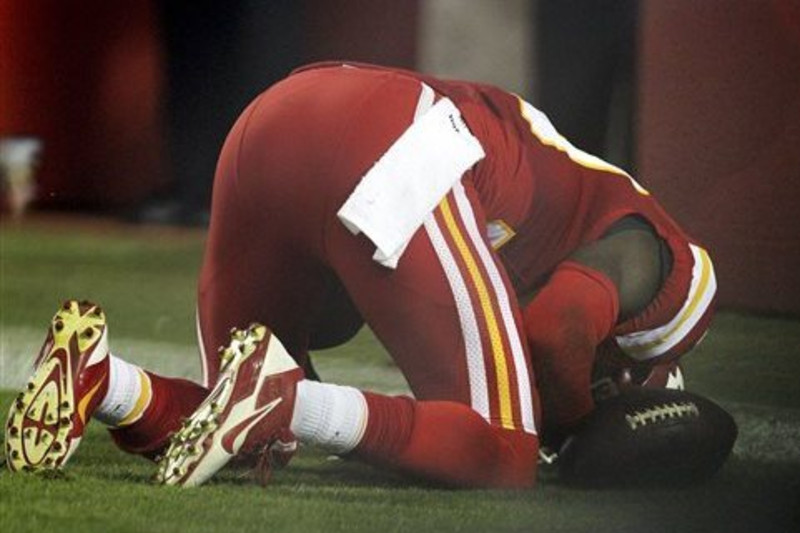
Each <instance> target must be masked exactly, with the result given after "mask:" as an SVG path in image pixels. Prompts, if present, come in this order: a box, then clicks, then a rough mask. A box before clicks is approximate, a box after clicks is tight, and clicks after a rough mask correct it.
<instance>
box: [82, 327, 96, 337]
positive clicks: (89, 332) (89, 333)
mask: <svg viewBox="0 0 800 533" xmlns="http://www.w3.org/2000/svg"><path fill="white" fill-rule="evenodd" d="M93 335H94V330H93V329H92V328H86V329H85V330H83V332H82V333H81V336H82V337H83V338H84V339H91V338H92V336H93Z"/></svg>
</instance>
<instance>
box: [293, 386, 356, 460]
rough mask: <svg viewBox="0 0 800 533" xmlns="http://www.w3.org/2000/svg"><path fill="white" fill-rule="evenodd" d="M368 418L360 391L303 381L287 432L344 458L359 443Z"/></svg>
mask: <svg viewBox="0 0 800 533" xmlns="http://www.w3.org/2000/svg"><path fill="white" fill-rule="evenodd" d="M368 414H369V413H368V409H367V400H366V398H364V395H363V394H362V393H361V391H360V390H358V389H356V388H353V387H347V386H343V385H334V384H332V383H318V382H316V381H309V380H302V381H300V382H299V383H298V384H297V396H296V400H295V408H294V413H293V415H292V422H291V425H290V429H291V430H292V433H294V434H295V436H296V437H297V438H298V439H299V440H300V441H301V442H304V443H306V444H312V445H316V446H320V447H322V448H325V449H326V450H328V451H329V452H331V453H336V454H344V453H347V452H349V451H351V450H353V448H355V447H356V446H357V445H358V443H359V442H361V438H362V437H363V436H364V430H365V429H366V427H367V416H368Z"/></svg>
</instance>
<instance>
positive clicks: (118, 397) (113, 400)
mask: <svg viewBox="0 0 800 533" xmlns="http://www.w3.org/2000/svg"><path fill="white" fill-rule="evenodd" d="M108 359H109V361H108V363H109V365H108V366H109V370H108V372H109V375H108V392H106V395H105V398H103V401H102V402H100V405H99V406H98V407H97V410H96V411H95V412H94V418H96V419H97V420H99V421H100V422H102V423H104V424H107V425H109V426H117V425H119V424H120V422H123V421H126V422H127V423H130V422H133V421H134V420H125V419H126V418H128V417H129V415H131V414H133V413H134V411H137V410H138V411H144V409H143V408H142V405H141V401H142V400H144V401H147V402H149V400H150V398H149V396H150V391H149V390H148V391H145V393H146V394H147V395H148V397H147V398H144V399H143V398H142V392H143V391H142V375H144V376H146V374H144V371H143V370H142V369H141V368H139V367H138V366H136V365H133V364H131V363H128V362H127V361H124V360H122V359H120V358H118V357H115V356H113V355H111V354H109V355H108ZM139 414H141V412H140V413H139Z"/></svg>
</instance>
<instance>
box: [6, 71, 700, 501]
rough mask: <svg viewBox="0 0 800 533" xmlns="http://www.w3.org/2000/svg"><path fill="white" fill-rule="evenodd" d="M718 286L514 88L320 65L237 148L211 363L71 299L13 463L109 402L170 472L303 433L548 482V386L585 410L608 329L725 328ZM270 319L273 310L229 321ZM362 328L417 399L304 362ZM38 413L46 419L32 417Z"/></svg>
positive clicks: (145, 450)
mask: <svg viewBox="0 0 800 533" xmlns="http://www.w3.org/2000/svg"><path fill="white" fill-rule="evenodd" d="M713 292H714V285H713V274H712V272H711V264H710V262H709V260H708V256H707V254H706V253H705V251H704V250H703V249H702V248H701V247H699V246H698V245H696V244H693V243H691V242H690V240H689V239H688V237H686V236H685V235H684V234H683V232H682V231H681V230H680V229H679V228H678V226H677V225H676V224H675V223H674V222H673V221H672V220H671V219H670V218H669V217H668V216H667V215H666V214H665V213H664V212H663V210H662V209H661V208H660V207H659V206H658V205H657V204H656V203H655V201H654V200H653V199H652V197H651V196H650V194H649V193H648V192H647V191H646V190H644V189H643V188H641V187H640V186H639V185H638V184H637V183H636V182H635V181H634V180H633V179H632V178H631V177H630V176H628V175H627V174H626V173H625V172H623V171H622V170H620V169H618V168H616V167H613V166H612V165H609V164H608V163H605V162H604V161H602V160H600V159H598V158H596V157H594V156H591V155H589V154H586V153H585V152H582V151H580V150H578V149H576V148H575V147H573V146H572V145H571V144H569V143H568V142H567V141H566V140H565V139H564V138H563V137H561V136H560V135H559V134H558V133H557V132H556V130H555V129H554V128H553V126H552V125H551V124H550V123H549V121H548V120H547V118H546V117H545V116H544V115H543V114H542V113H541V112H539V111H538V110H536V109H535V108H533V107H532V106H530V104H528V103H526V102H525V101H523V100H522V99H520V98H519V97H517V96H515V95H512V94H509V93H506V92H504V91H501V90H499V89H496V88H494V87H490V86H486V85H479V84H471V83H467V82H457V81H446V80H439V79H434V78H431V77H427V76H423V75H420V74H417V73H413V72H408V71H400V70H395V69H387V68H381V67H375V66H370V65H342V64H320V65H313V66H310V67H306V68H304V69H301V70H300V71H297V72H295V73H293V74H292V75H290V76H289V77H288V78H286V79H285V80H283V81H282V82H280V83H278V84H276V85H275V86H273V87H271V88H270V89H269V90H267V91H266V92H264V93H263V94H261V95H260V96H259V97H258V98H257V99H256V100H255V101H254V102H253V103H252V104H251V105H250V106H249V107H248V108H247V109H246V110H245V111H244V112H243V114H242V115H241V116H240V118H239V119H238V121H237V122H236V124H235V125H234V126H233V128H232V130H231V132H230V134H229V136H228V138H227V140H226V142H225V145H224V146H223V149H222V152H221V155H220V159H219V164H218V167H217V173H216V176H215V183H214V197H213V205H212V218H211V226H210V234H209V239H208V244H207V249H206V252H205V258H204V262H203V266H202V271H201V276H200V282H199V291H198V313H197V319H198V320H197V322H198V334H199V344H200V348H201V360H202V364H203V376H204V379H203V383H202V384H195V383H191V382H188V381H185V380H177V379H170V378H164V377H160V376H157V375H154V374H152V373H148V372H145V371H143V370H141V369H139V368H137V367H135V366H133V365H130V364H128V363H126V362H125V361H123V360H122V359H119V358H117V357H114V356H111V355H109V354H108V347H107V340H106V329H105V319H104V316H103V314H102V312H100V311H99V309H98V308H97V307H96V306H94V305H92V304H89V303H79V302H68V303H67V304H66V306H65V308H64V309H63V310H61V311H59V313H58V314H57V315H56V317H55V319H54V322H53V324H52V326H51V331H50V335H49V337H48V341H46V343H45V346H44V347H43V350H42V353H41V355H40V358H39V363H38V366H37V371H36V372H35V374H34V376H33V379H32V380H31V382H30V384H29V386H28V389H26V391H23V393H21V395H20V398H19V399H18V402H17V404H16V405H15V406H14V407H12V414H11V417H10V420H9V425H8V429H7V435H8V440H7V442H8V443H9V449H10V450H11V454H10V458H11V460H10V461H9V465H10V466H11V468H12V469H23V468H27V469H34V470H37V469H47V468H56V467H59V466H61V465H63V463H64V462H65V461H66V459H67V458H68V457H69V454H70V453H71V452H72V451H74V449H75V446H76V445H77V443H78V441H79V439H80V436H81V434H82V432H83V428H84V425H85V424H86V423H87V422H88V419H89V418H90V417H91V416H94V417H96V418H98V419H100V420H103V421H104V422H106V423H107V424H109V425H111V426H112V428H113V429H112V430H111V433H112V435H113V437H114V439H115V441H116V442H117V443H118V444H119V445H120V447H121V448H123V449H125V450H128V451H131V452H134V453H140V454H144V455H148V456H151V457H156V456H159V457H161V462H160V465H159V474H158V478H159V479H160V480H161V482H163V483H167V484H180V485H196V484H199V483H202V482H204V481H205V480H207V479H209V478H210V477H211V476H213V475H214V474H215V473H216V472H217V471H218V470H219V469H220V468H222V467H223V466H224V465H225V464H226V463H227V462H228V461H230V460H231V459H232V458H233V457H235V456H237V455H247V456H261V457H265V458H267V460H271V461H273V462H277V463H283V462H286V461H287V460H288V458H289V457H290V456H291V453H292V452H293V450H294V447H295V445H296V442H295V439H296V440H299V441H301V442H305V443H308V444H312V445H317V446H322V447H324V448H326V449H327V450H329V451H331V452H332V453H336V454H340V455H345V456H348V457H352V458H356V459H361V460H364V461H368V462H370V463H373V464H377V465H382V466H385V467H387V468H391V469H394V470H397V471H400V472H403V473H406V474H408V475H410V476H413V477H416V478H420V479H424V480H429V481H433V482H438V483H445V484H448V485H454V486H467V487H508V488H522V487H529V486H531V485H533V484H534V482H535V479H536V471H537V460H538V449H539V431H540V430H541V421H542V419H541V417H542V413H541V412H540V405H539V392H538V388H537V385H538V386H539V387H541V389H542V391H543V399H544V409H545V410H546V412H545V413H544V416H545V417H546V418H545V420H547V421H548V423H549V424H550V425H551V426H552V427H553V428H556V429H553V432H554V433H555V432H557V431H560V430H561V429H563V428H565V429H566V430H569V428H570V427H572V426H573V425H574V424H575V423H576V422H577V421H579V420H580V419H581V418H582V417H584V416H586V414H587V413H588V412H590V411H591V409H592V398H591V393H590V384H591V370H592V367H593V366H594V360H595V358H596V354H597V351H598V348H599V347H603V346H605V345H606V344H613V345H614V346H615V347H621V348H622V349H624V350H625V352H626V353H627V354H628V355H626V357H628V358H632V359H628V360H625V361H623V362H624V363H625V364H626V365H627V364H628V363H630V362H640V363H642V364H647V365H652V364H654V363H660V362H662V361H664V362H666V361H669V360H671V358H672V357H673V356H674V354H677V353H679V352H680V351H681V350H683V349H685V348H686V347H687V346H688V345H689V344H691V343H692V342H694V341H696V340H697V338H698V337H699V334H700V332H701V331H703V330H704V329H705V327H706V326H707V321H708V317H709V316H710V309H711V306H710V300H711V298H712V297H713ZM531 295H533V297H532V299H531ZM521 302H522V303H521ZM523 309H524V315H523ZM251 323H260V324H264V325H265V326H266V327H265V326H261V325H258V324H254V325H252V326H251V327H249V328H247V329H238V330H234V331H233V333H232V334H231V333H230V331H231V328H236V327H244V326H246V325H247V324H251ZM364 323H366V324H367V325H369V327H370V328H371V329H372V330H373V331H374V332H375V334H376V336H377V337H378V339H379V340H380V341H381V343H382V344H383V345H384V346H385V347H386V349H387V351H388V352H389V354H390V356H391V357H392V358H393V360H394V361H395V363H396V364H397V366H398V368H399V369H400V371H401V372H402V373H403V375H404V377H405V378H406V380H407V382H408V384H409V386H410V389H411V391H412V392H413V398H412V397H406V396H388V395H383V394H378V393H373V392H367V391H362V390H358V389H356V388H353V387H347V386H340V385H336V384H330V383H320V382H318V381H315V380H313V379H309V378H312V377H314V373H313V370H312V368H311V365H310V362H309V358H308V352H309V350H312V349H316V348H323V347H328V346H334V345H337V344H341V343H343V342H346V341H347V340H348V339H349V338H350V337H352V335H353V334H354V333H355V332H356V331H357V330H358V329H359V328H360V327H361V325H362V324H364ZM220 346H223V348H222V349H221V350H218V347H220ZM529 346H530V348H529ZM534 371H535V372H536V375H534ZM56 391H58V392H57V394H56ZM54 394H55V396H52V395H54ZM48 395H50V396H48ZM51 396H52V397H53V398H56V397H57V398H58V400H57V401H55V403H53V401H51V400H49V399H48V400H47V401H45V400H43V398H50V397H51ZM48 402H49V403H48ZM45 403H46V404H47V405H48V406H49V407H48V410H47V411H48V413H49V412H50V410H52V411H53V415H54V418H53V419H52V420H51V419H49V418H47V414H45V413H44V411H45V410H44V409H43V404H45ZM54 406H57V407H54ZM184 419H185V421H183V420H184ZM28 420H36V421H37V424H38V426H37V429H36V431H40V432H43V433H42V434H45V433H46V434H48V435H50V437H48V438H46V439H44V440H43V439H41V438H39V437H37V438H36V439H31V438H29V437H26V433H27V432H28V429H30V428H29V427H28V426H30V423H29V422H27V421H28ZM170 436H172V440H171V442H170ZM26 439H27V440H26Z"/></svg>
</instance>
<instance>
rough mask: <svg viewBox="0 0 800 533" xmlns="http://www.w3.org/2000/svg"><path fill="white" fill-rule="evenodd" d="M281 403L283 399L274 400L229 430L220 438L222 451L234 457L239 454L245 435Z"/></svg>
mask: <svg viewBox="0 0 800 533" xmlns="http://www.w3.org/2000/svg"><path fill="white" fill-rule="evenodd" d="M282 401H283V398H275V399H274V400H272V401H271V402H269V403H268V404H266V405H265V406H263V407H261V408H259V409H257V410H256V412H255V413H253V414H252V415H250V416H248V417H247V418H245V419H244V420H242V421H241V422H240V423H238V424H237V425H235V426H234V427H232V428H231V429H229V430H228V431H227V432H226V433H225V435H223V436H222V449H223V450H225V451H226V452H228V453H229V454H231V455H236V454H237V453H239V449H241V447H242V445H243V444H244V441H245V439H246V438H247V434H248V433H249V432H250V430H251V429H252V428H253V426H255V425H256V424H258V423H259V422H261V421H262V420H263V419H264V418H266V416H267V415H269V414H270V413H271V412H272V411H273V409H275V408H276V407H277V406H278V404H280V403H281V402H282Z"/></svg>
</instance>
